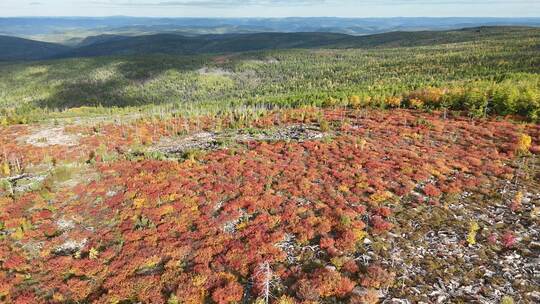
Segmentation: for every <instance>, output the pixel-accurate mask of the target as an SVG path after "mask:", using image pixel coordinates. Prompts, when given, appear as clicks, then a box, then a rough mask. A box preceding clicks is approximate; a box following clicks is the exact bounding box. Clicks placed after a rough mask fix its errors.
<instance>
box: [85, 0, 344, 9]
mask: <svg viewBox="0 0 540 304" xmlns="http://www.w3.org/2000/svg"><path fill="white" fill-rule="evenodd" d="M329 2H336V1H335V0H334V1H332V0H330V1H329V0H222V1H219V0H180V1H147V0H146V1H91V3H93V4H99V5H107V6H122V7H212V8H227V7H238V6H267V7H272V6H275V7H287V6H306V5H321V4H326V3H329ZM337 2H340V1H337ZM341 2H343V1H341ZM345 2H346V1H345Z"/></svg>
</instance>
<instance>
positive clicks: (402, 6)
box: [0, 0, 540, 17]
mask: <svg viewBox="0 0 540 304" xmlns="http://www.w3.org/2000/svg"><path fill="white" fill-rule="evenodd" d="M112 15H126V16H169V17H286V16H343V17H395V16H405V17H417V16H419V17H422V16H435V17H450V16H463V17H540V0H0V16H112Z"/></svg>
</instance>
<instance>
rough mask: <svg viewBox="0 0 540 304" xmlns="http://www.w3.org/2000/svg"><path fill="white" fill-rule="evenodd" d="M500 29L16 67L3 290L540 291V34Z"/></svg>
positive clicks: (489, 298) (437, 297)
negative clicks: (391, 43) (462, 35)
mask: <svg viewBox="0 0 540 304" xmlns="http://www.w3.org/2000/svg"><path fill="white" fill-rule="evenodd" d="M498 31H499V32H497V33H498V34H493V32H489V33H487V34H485V35H484V34H482V33H481V34H480V35H484V36H485V37H484V36H483V38H482V39H479V40H478V41H468V42H456V43H449V44H440V43H441V41H437V42H435V43H432V44H430V45H426V46H411V47H404V46H402V47H388V45H387V46H385V47H383V48H379V49H346V48H344V49H302V50H300V49H296V50H273V51H264V52H252V53H236V54H227V55H199V56H171V55H148V56H141V57H136V56H124V57H100V58H84V59H83V58H77V59H62V60H52V61H38V62H26V63H4V64H2V65H1V66H0V67H1V68H2V70H3V72H4V73H2V74H0V106H1V110H0V114H1V116H0V302H2V303H3V302H5V303H21V304H22V303H117V304H120V303H163V304H165V303H167V304H179V303H201V304H202V303H217V304H228V303H257V304H268V303H272V304H292V303H321V304H334V303H351V304H360V303H379V302H383V303H386V302H396V303H409V302H410V303H420V302H423V303H467V302H479V303H514V302H516V303H537V302H539V301H540V287H539V285H538V284H537V281H538V277H537V274H538V263H537V262H538V252H539V251H540V239H539V236H540V227H539V226H538V224H539V222H538V218H539V217H540V159H539V154H540V124H538V121H539V119H540V117H539V115H540V99H539V97H540V76H539V74H538V72H539V71H538V67H540V62H539V60H540V58H539V57H538V56H537V52H538V46H539V42H540V40H539V39H540V36H539V35H538V31H536V30H530V29H519V30H508V29H507V30H501V29H498ZM364 39H365V38H364ZM422 39H423V38H422ZM441 39H442V38H441ZM444 39H448V38H447V37H446V38H444ZM446 42H452V41H446Z"/></svg>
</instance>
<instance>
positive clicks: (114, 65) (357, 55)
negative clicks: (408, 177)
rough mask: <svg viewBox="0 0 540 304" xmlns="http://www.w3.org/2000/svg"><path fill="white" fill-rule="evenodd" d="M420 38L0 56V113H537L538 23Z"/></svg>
mask: <svg viewBox="0 0 540 304" xmlns="http://www.w3.org/2000/svg"><path fill="white" fill-rule="evenodd" d="M482 30H483V29H478V31H480V32H481V31H482ZM469 31H470V30H469ZM484 31H485V29H484ZM418 35H420V36H419V37H421V38H419V39H418V43H419V44H423V45H420V46H406V45H401V44H400V40H399V39H398V38H397V36H398V35H395V34H392V33H390V34H387V36H384V35H383V36H381V35H379V36H378V39H379V40H384V44H381V43H377V44H374V45H376V46H373V47H365V48H349V47H347V46H346V45H341V46H339V47H336V48H324V49H320V48H316V49H290V50H266V51H255V52H244V53H232V54H226V55H224V54H215V53H213V54H203V55H191V56H176V55H166V54H149V55H133V56H109V57H92V58H72V59H58V60H48V61H32V62H19V63H14V62H4V63H0V70H1V71H2V73H1V74H0V106H1V108H2V113H1V114H2V116H3V117H2V119H1V120H2V123H4V124H13V123H25V122H30V121H36V120H41V119H48V118H52V117H69V116H76V115H102V114H111V113H119V114H120V113H133V112H144V113H146V112H155V111H160V112H167V113H169V112H180V113H182V112H189V111H197V112H201V111H202V112H206V111H214V112H216V111H229V110H231V109H234V108H238V107H240V108H245V107H255V108H274V107H297V106H302V105H316V106H337V105H339V106H351V107H362V106H370V107H379V108H387V107H409V108H425V109H436V108H441V109H448V110H457V111H466V112H467V113H468V114H469V115H472V116H476V117H481V116H485V115H493V114H497V115H517V116H521V117H524V118H527V119H529V120H533V121H537V120H538V119H539V116H540V97H539V96H540V76H538V72H539V70H540V56H538V54H539V51H540V30H538V29H534V28H504V27H501V28H496V29H490V30H487V32H486V33H483V32H482V33H481V34H479V35H477V36H474V37H475V38H474V37H473V38H474V39H470V40H469V41H462V42H453V40H452V38H451V37H452V35H448V34H445V35H443V36H442V38H440V39H435V38H433V37H426V36H425V34H418ZM445 37H446V38H445ZM373 39H375V38H373V37H372V38H369V39H366V38H365V39H364V40H366V41H367V40H373ZM392 39H394V40H392ZM426 39H427V40H426ZM441 39H442V40H441ZM445 39H446V40H445ZM411 40H413V39H407V41H409V42H410V41H411ZM430 41H431V42H430ZM379 42H380V41H379ZM408 44H410V43H408Z"/></svg>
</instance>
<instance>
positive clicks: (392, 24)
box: [0, 16, 540, 44]
mask: <svg viewBox="0 0 540 304" xmlns="http://www.w3.org/2000/svg"><path fill="white" fill-rule="evenodd" d="M478 26H540V18H461V17H460V18H329V17H324V18H322V17H321V18H318V17H313V18H142V17H121V16H120V17H102V18H95V17H94V18H90V17H18V18H0V35H7V36H17V37H23V38H30V39H38V40H43V41H49V42H64V43H72V44H73V43H77V42H79V41H80V40H82V39H84V38H85V37H87V36H91V35H100V34H120V35H141V34H158V33H164V32H170V33H177V34H182V35H186V36H189V35H201V34H227V33H229V34H233V33H236V34H238V33H254V32H259V33H260V32H329V33H342V34H349V35H368V34H377V33H385V32H391V31H422V30H428V31H429V30H451V29H459V28H465V27H478Z"/></svg>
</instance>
